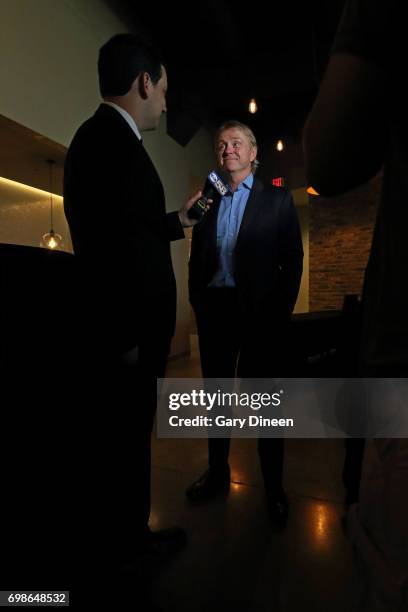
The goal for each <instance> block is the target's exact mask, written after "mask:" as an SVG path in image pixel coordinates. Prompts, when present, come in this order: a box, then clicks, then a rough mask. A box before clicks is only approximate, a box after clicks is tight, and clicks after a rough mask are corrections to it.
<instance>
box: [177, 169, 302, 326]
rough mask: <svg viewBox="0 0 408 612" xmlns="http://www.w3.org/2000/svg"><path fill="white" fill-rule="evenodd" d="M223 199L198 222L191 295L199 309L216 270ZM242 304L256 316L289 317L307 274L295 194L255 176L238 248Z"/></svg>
mask: <svg viewBox="0 0 408 612" xmlns="http://www.w3.org/2000/svg"><path fill="white" fill-rule="evenodd" d="M219 203H220V199H217V200H215V201H214V203H213V205H212V207H211V209H210V210H209V212H208V213H207V215H206V216H205V218H204V220H203V221H202V222H201V223H199V224H198V225H196V226H195V227H194V230H193V238H192V245H191V255H190V263H189V269H190V275H189V290H190V301H191V303H192V305H193V307H194V308H195V309H196V310H197V309H199V307H200V300H201V297H202V295H203V292H204V291H205V290H206V288H207V286H208V283H209V282H210V281H211V280H212V278H213V277H214V274H215V272H216V270H217V266H218V259H217V248H216V241H217V217H218V210H219ZM233 266H234V278H235V282H236V287H237V291H238V296H239V300H240V304H241V305H242V307H243V309H244V310H245V312H246V313H247V314H251V315H254V316H256V317H261V318H264V317H267V318H270V317H271V316H274V315H277V316H279V317H289V316H290V314H291V313H292V310H293V308H294V306H295V303H296V299H297V295H298V292H299V286H300V281H301V276H302V266H303V247H302V238H301V232H300V227H299V221H298V217H297V213H296V209H295V206H294V204H293V199H292V196H291V194H290V192H289V191H288V190H287V189H285V188H281V187H274V186H266V185H264V184H263V183H262V182H261V181H259V180H258V179H256V178H254V182H253V187H252V190H251V194H250V196H249V198H248V202H247V205H246V208H245V212H244V216H243V218H242V223H241V227H240V230H239V233H238V238H237V242H236V245H235V250H234V254H233Z"/></svg>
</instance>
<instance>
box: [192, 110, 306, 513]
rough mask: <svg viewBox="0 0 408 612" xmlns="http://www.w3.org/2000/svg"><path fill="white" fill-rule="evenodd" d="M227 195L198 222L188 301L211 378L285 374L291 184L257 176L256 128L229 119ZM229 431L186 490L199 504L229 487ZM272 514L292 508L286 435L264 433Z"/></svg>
mask: <svg viewBox="0 0 408 612" xmlns="http://www.w3.org/2000/svg"><path fill="white" fill-rule="evenodd" d="M215 146H216V155H217V159H218V164H219V167H220V169H221V170H222V171H224V173H225V174H226V176H227V180H228V184H229V188H230V190H229V193H228V194H227V195H226V196H224V197H223V198H219V199H218V200H214V203H213V205H212V207H211V209H210V211H209V212H208V213H207V215H206V217H205V219H204V220H203V221H202V223H200V224H199V225H197V226H196V227H195V228H194V230H193V239H192V245H191V257H190V277H189V288H190V301H191V304H192V306H193V309H194V312H195V315H196V320H197V328H198V336H199V346H200V356H201V366H202V372H203V376H204V377H205V378H233V377H234V376H235V374H237V375H238V376H239V377H245V378H270V377H274V376H277V375H280V376H282V375H288V374H287V373H288V370H287V368H286V366H287V359H286V357H287V352H288V351H287V342H288V337H287V327H288V323H289V319H290V316H291V313H292V310H293V308H294V305H295V302H296V299H297V295H298V291H299V286H300V280H301V275H302V261H303V248H302V240H301V233H300V228H299V223H298V218H297V214H296V210H295V207H294V204H293V200H292V197H291V195H290V192H289V191H288V190H286V189H284V188H279V187H273V186H267V185H264V184H262V183H261V181H259V180H258V179H256V178H255V177H254V175H253V172H254V171H255V169H256V165H257V159H256V157H257V144H256V139H255V136H254V134H253V132H252V130H250V128H249V127H247V126H246V125H243V124H241V123H239V122H237V121H229V122H227V123H225V124H224V125H222V126H221V127H220V128H219V130H218V132H217V135H216V139H215ZM229 443H230V441H229V439H219V438H213V439H209V469H208V470H207V471H206V472H205V473H204V474H203V476H201V478H199V479H198V480H197V481H196V482H194V483H193V484H192V485H191V486H190V487H189V488H188V489H187V497H188V498H189V499H190V500H191V501H194V502H197V501H202V500H206V499H208V498H211V497H213V496H214V495H216V494H218V493H220V492H223V491H227V490H228V489H229V484H230V469H229V465H228V453H229ZM258 451H259V455H260V461H261V468H262V473H263V477H264V483H265V489H266V494H267V500H268V505H269V509H270V512H271V515H272V517H273V518H274V519H276V520H277V521H278V522H284V521H285V520H286V517H287V513H288V504H287V499H286V495H285V493H284V490H283V486H282V470H283V453H284V449H283V440H280V439H265V438H263V439H261V438H260V439H259V443H258Z"/></svg>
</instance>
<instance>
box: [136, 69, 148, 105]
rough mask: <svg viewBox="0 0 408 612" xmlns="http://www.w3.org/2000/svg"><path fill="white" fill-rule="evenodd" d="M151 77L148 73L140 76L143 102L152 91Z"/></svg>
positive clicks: (139, 84) (139, 81)
mask: <svg viewBox="0 0 408 612" xmlns="http://www.w3.org/2000/svg"><path fill="white" fill-rule="evenodd" d="M150 85H151V80H150V75H149V73H148V72H141V73H140V74H139V76H138V87H139V94H140V97H141V98H142V100H147V98H148V97H149V91H150Z"/></svg>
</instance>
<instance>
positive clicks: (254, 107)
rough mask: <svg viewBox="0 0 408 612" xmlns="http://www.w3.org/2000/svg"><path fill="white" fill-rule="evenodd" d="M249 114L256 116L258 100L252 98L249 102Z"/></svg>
mask: <svg viewBox="0 0 408 612" xmlns="http://www.w3.org/2000/svg"><path fill="white" fill-rule="evenodd" d="M248 110H249V112H250V113H251V114H252V115H254V114H255V113H256V111H257V110H258V106H257V104H256V100H255V98H252V99H251V100H250V102H249V107H248Z"/></svg>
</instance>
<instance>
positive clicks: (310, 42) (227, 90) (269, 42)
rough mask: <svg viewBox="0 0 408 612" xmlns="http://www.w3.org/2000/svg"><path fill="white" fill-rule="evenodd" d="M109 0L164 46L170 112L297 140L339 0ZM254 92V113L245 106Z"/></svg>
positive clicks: (196, 120)
mask: <svg viewBox="0 0 408 612" xmlns="http://www.w3.org/2000/svg"><path fill="white" fill-rule="evenodd" d="M107 1H108V2H109V3H110V4H111V6H112V8H113V9H114V10H115V11H116V12H117V13H118V14H119V16H120V17H121V18H122V19H124V20H125V22H126V23H127V25H128V26H129V27H130V28H131V29H132V30H133V31H139V32H142V33H143V34H144V35H145V36H147V37H148V38H150V39H151V40H152V41H153V42H154V43H155V44H156V45H158V46H159V47H160V48H161V50H162V52H163V56H164V58H165V63H166V66H167V70H168V75H169V94H168V120H171V114H172V113H173V114H176V115H178V116H180V113H181V112H182V113H184V115H185V116H188V117H189V118H190V126H191V129H194V124H196V126H199V125H202V124H204V125H208V126H210V127H211V126H216V125H217V124H219V123H220V122H222V121H223V120H225V119H228V118H236V119H239V120H241V121H244V122H245V123H248V124H249V125H251V127H252V128H253V129H254V131H255V133H256V134H257V136H258V138H261V139H262V134H265V135H267V137H268V139H269V140H270V139H271V138H275V137H276V138H279V137H282V138H286V139H289V140H292V141H298V140H299V135H300V133H301V127H302V125H303V122H304V119H305V117H306V115H307V112H308V110H309V109H310V107H311V104H312V102H313V100H314V97H315V95H316V92H317V88H318V84H319V81H320V79H321V76H322V73H323V71H324V67H325V64H326V62H327V58H328V55H329V50H330V46H331V44H332V42H333V37H334V34H335V31H336V27H337V23H338V20H339V18H340V15H341V10H342V7H343V5H344V0H307V2H298V1H294V0H281V1H280V2H273V1H272V2H269V3H267V4H266V3H265V4H261V3H256V2H252V3H251V2H245V3H243V2H238V1H235V2H234V1H231V0H207V1H206V2H201V3H200V2H195V3H191V5H187V6H189V8H188V10H187V9H184V10H183V8H182V7H183V6H186V5H184V4H181V3H180V5H179V7H180V8H177V6H176V5H175V3H166V4H164V3H163V4H160V5H157V3H153V2H150V3H149V2H143V3H141V2H139V1H138V0H115V1H113V0H112V2H110V0H107ZM252 97H254V98H256V100H257V104H258V112H257V113H256V114H255V115H251V114H249V112H248V103H249V100H250V98H252Z"/></svg>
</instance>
